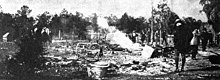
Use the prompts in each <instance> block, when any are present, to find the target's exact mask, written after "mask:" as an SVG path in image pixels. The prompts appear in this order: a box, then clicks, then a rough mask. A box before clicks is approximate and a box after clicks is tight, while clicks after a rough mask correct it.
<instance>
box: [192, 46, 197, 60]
mask: <svg viewBox="0 0 220 80" xmlns="http://www.w3.org/2000/svg"><path fill="white" fill-rule="evenodd" d="M191 50H192V59H196V54H197V53H198V45H191Z"/></svg>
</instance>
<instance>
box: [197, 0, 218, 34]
mask: <svg viewBox="0 0 220 80" xmlns="http://www.w3.org/2000/svg"><path fill="white" fill-rule="evenodd" d="M200 4H201V5H202V6H203V9H202V11H204V12H205V14H206V16H207V18H208V20H209V23H211V24H212V25H214V26H213V28H214V30H215V31H217V32H219V31H220V28H219V27H218V26H220V1H219V0H200Z"/></svg>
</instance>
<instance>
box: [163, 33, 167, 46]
mask: <svg viewBox="0 0 220 80" xmlns="http://www.w3.org/2000/svg"><path fill="white" fill-rule="evenodd" d="M166 37H167V35H166V31H165V30H163V32H162V39H163V40H162V44H164V42H165V45H167V44H168V43H167V38H166Z"/></svg>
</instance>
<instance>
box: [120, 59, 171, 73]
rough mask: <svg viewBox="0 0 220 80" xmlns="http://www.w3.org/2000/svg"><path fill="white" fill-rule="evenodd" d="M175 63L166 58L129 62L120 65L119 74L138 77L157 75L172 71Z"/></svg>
mask: <svg viewBox="0 0 220 80" xmlns="http://www.w3.org/2000/svg"><path fill="white" fill-rule="evenodd" d="M174 64H175V62H174V60H173V59H168V58H153V59H148V60H147V61H144V62H141V61H130V62H127V63H124V64H121V65H120V68H119V73H124V74H138V75H158V74H166V73H169V72H172V71H174V69H175V66H174Z"/></svg>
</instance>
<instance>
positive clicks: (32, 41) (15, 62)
mask: <svg viewBox="0 0 220 80" xmlns="http://www.w3.org/2000/svg"><path fill="white" fill-rule="evenodd" d="M27 32H28V33H27V35H24V36H23V37H21V38H20V39H19V40H18V41H17V42H16V44H17V45H18V46H19V47H20V51H19V52H17V53H15V55H14V56H13V57H12V58H11V59H9V62H8V72H9V73H10V74H12V75H14V76H15V77H18V78H20V79H24V78H25V77H28V76H32V77H33V76H34V74H36V71H39V70H42V69H45V68H46V64H45V63H46V62H47V60H46V58H45V57H44V55H47V54H48V53H46V51H45V49H44V48H43V39H42V34H41V29H39V30H37V31H36V32H35V31H34V30H28V31H27ZM27 79H28V78H27Z"/></svg>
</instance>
